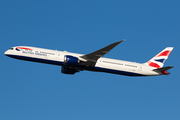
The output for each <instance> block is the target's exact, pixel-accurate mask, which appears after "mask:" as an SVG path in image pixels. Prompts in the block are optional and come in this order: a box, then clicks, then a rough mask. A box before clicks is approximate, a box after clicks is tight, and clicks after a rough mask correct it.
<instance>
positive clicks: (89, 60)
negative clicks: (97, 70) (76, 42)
mask: <svg viewBox="0 0 180 120" xmlns="http://www.w3.org/2000/svg"><path fill="white" fill-rule="evenodd" d="M123 41H125V40H121V41H118V42H115V43H112V44H110V45H108V46H106V47H104V48H102V49H99V50H97V51H95V52H92V53H89V54H87V55H83V56H80V59H81V58H82V60H83V61H86V62H83V63H82V65H83V64H84V65H88V66H94V65H95V64H96V61H97V60H98V59H99V58H100V57H102V56H104V55H105V54H106V53H108V52H109V51H110V50H112V49H113V48H114V47H115V46H117V45H118V44H119V43H121V42H123Z"/></svg>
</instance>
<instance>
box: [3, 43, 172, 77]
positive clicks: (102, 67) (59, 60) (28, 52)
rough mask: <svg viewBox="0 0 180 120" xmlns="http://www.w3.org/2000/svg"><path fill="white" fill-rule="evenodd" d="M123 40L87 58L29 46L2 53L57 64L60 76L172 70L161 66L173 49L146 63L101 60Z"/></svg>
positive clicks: (165, 73)
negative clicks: (83, 72) (83, 73)
mask: <svg viewBox="0 0 180 120" xmlns="http://www.w3.org/2000/svg"><path fill="white" fill-rule="evenodd" d="M123 41H124V40H121V41H118V42H115V43H112V44H110V45H108V46H106V47H104V48H102V49H99V50H97V51H95V52H92V53H89V54H86V55H84V54H77V53H71V52H67V51H57V50H50V49H43V48H37V47H29V46H16V47H12V48H10V49H8V50H7V51H6V52H5V53H4V54H5V55H6V56H8V57H12V58H16V59H20V60H26V61H33V62H39V63H46V64H52V65H59V66H62V68H61V72H62V73H64V74H70V75H73V74H75V73H77V72H80V71H83V70H87V71H95V72H106V73H113V74H118V75H126V76H158V75H168V74H170V73H169V72H167V70H169V69H171V68H173V66H167V67H163V65H164V63H165V61H166V60H167V58H168V56H169V55H170V53H171V51H172V50H173V47H166V48H165V49H164V50H162V51H161V52H160V53H159V54H157V55H156V56H155V57H153V58H152V59H150V60H149V61H148V62H146V63H142V64H140V63H136V62H129V61H123V60H116V59H110V58H104V57H103V56H104V55H105V54H106V53H109V51H110V50H111V49H113V48H114V47H115V46H117V45H118V44H119V43H121V42H123Z"/></svg>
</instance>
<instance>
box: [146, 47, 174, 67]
mask: <svg viewBox="0 0 180 120" xmlns="http://www.w3.org/2000/svg"><path fill="white" fill-rule="evenodd" d="M172 50H173V47H167V48H165V49H164V50H163V51H161V52H160V53H159V54H157V55H156V56H155V57H153V58H152V59H150V60H149V61H148V62H146V63H145V64H147V65H149V66H151V67H155V68H162V67H163V65H164V63H165V61H166V60H167V58H168V57H169V55H170V53H171V51H172Z"/></svg>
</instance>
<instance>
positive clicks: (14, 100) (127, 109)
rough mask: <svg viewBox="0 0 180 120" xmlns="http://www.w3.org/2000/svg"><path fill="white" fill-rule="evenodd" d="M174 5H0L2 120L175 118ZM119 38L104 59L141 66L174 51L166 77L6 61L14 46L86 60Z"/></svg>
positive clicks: (178, 92)
mask: <svg viewBox="0 0 180 120" xmlns="http://www.w3.org/2000/svg"><path fill="white" fill-rule="evenodd" d="M179 4H180V2H179V1H178V0H171V1H169V0H164V1H162V0H151V1H144V0H136V1H133V0H123V1H118V0H111V1H110V0H109V1H108V0H96V1H93V0H86V1H84V0H76V1H74V0H68V1H60V0H31V1H24V0H16V1H14V0H6V1H0V16H1V19H0V26H1V27H0V33H1V34H0V41H1V47H0V51H1V54H0V58H1V62H0V66H1V69H0V119H1V120H39V119H42V120H49V119H51V120H59V119H60V120H72V119H73V120H99V119H103V120H112V119H113V120H119V119H123V120H134V119H137V120H152V119H153V120H159V119H161V120H162V119H163V120H170V119H174V120H179V119H180V102H179V101H180V87H179V86H180V79H179V73H180V70H179V68H180V64H179V60H180V58H179V52H180V50H179V46H180V42H179V40H180V36H179V32H180V23H179V21H180V8H179ZM123 39H126V41H125V42H123V43H121V44H120V45H118V46H117V47H116V48H114V49H113V50H112V51H111V52H110V53H109V54H107V55H105V56H104V57H108V58H115V59H121V60H127V61H134V62H140V63H143V62H146V61H148V60H149V59H150V58H152V57H153V56H154V55H156V54H157V53H159V52H160V51H161V50H163V49H164V48H165V47H174V50H173V51H172V53H171V55H170V57H169V59H168V60H167V61H166V63H165V66H169V65H173V66H175V67H174V68H173V69H171V70H169V72H171V74H170V75H169V76H156V77H127V76H121V75H114V74H107V73H96V72H88V71H83V72H80V73H77V74H75V75H74V76H71V75H65V74H62V73H61V67H60V66H53V65H46V64H40V63H33V62H27V61H20V60H16V59H12V58H8V57H6V56H5V55H4V52H5V51H6V50H7V49H9V48H10V47H13V46H20V45H24V46H34V47H41V48H49V49H54V50H56V49H57V50H66V51H69V52H75V53H82V54H88V53H90V52H93V51H95V50H98V49H100V48H102V47H104V46H106V45H109V44H111V43H113V42H116V41H119V40H123Z"/></svg>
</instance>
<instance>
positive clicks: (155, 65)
mask: <svg viewBox="0 0 180 120" xmlns="http://www.w3.org/2000/svg"><path fill="white" fill-rule="evenodd" d="M149 66H151V67H155V68H160V66H159V65H158V64H156V63H153V62H150V63H149Z"/></svg>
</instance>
